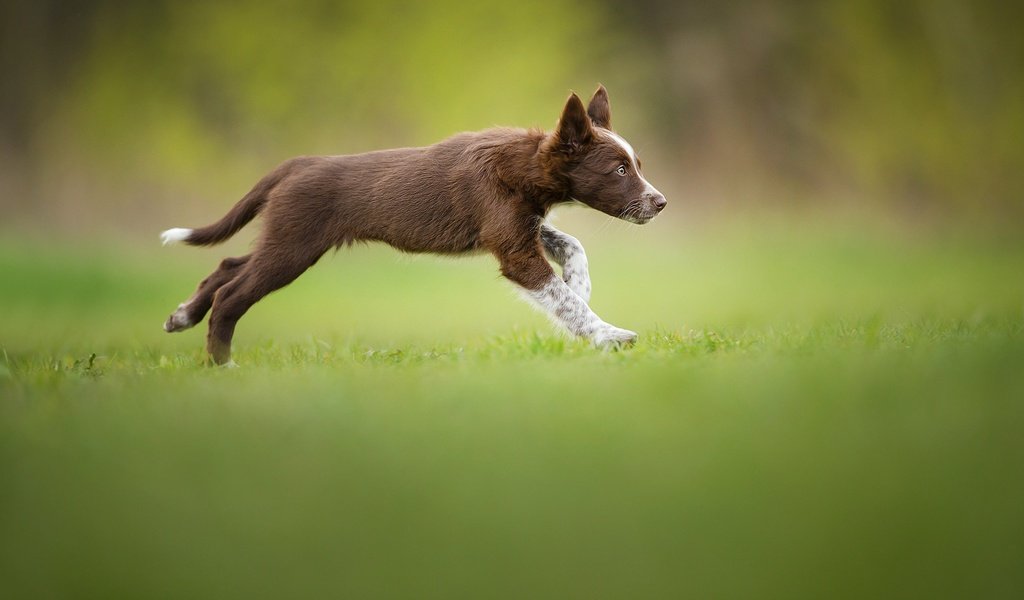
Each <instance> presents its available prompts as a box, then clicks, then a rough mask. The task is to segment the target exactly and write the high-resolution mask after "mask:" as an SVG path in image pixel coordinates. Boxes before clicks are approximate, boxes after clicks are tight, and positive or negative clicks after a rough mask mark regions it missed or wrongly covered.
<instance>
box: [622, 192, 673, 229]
mask: <svg viewBox="0 0 1024 600" xmlns="http://www.w3.org/2000/svg"><path fill="white" fill-rule="evenodd" d="M664 208H665V197H664V196H660V195H659V196H658V197H657V198H641V199H639V200H634V201H633V202H630V203H629V204H627V205H626V208H624V209H622V212H621V213H619V218H620V219H622V220H623V221H629V222H630V223H635V224H637V225H644V224H645V223H649V222H650V221H651V220H652V219H653V218H654V217H656V216H658V215H659V214H660V213H661V211H662V209H664Z"/></svg>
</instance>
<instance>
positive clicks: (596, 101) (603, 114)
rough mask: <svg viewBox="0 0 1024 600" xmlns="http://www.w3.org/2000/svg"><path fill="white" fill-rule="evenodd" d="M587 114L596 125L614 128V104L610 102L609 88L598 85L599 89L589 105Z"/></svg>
mask: <svg viewBox="0 0 1024 600" xmlns="http://www.w3.org/2000/svg"><path fill="white" fill-rule="evenodd" d="M587 114H588V115H590V120H592V121H593V122H594V125H597V126H598V127H604V128H605V129H611V128H612V105H611V104H609V103H608V90H606V89H604V86H603V85H598V86H597V91H596V92H594V97H593V98H591V99H590V105H589V106H587Z"/></svg>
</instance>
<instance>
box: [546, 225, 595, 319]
mask: <svg viewBox="0 0 1024 600" xmlns="http://www.w3.org/2000/svg"><path fill="white" fill-rule="evenodd" d="M540 241H541V243H543V244H544V252H545V253H546V254H547V255H548V257H550V258H551V260H553V261H555V262H556V263H558V266H559V267H562V280H563V281H565V284H566V285H568V286H569V289H571V290H572V291H574V292H576V295H577V296H579V297H580V298H582V299H583V301H584V302H590V291H591V285H590V270H589V267H588V265H587V253H586V252H584V251H583V244H581V243H580V241H579V240H577V239H576V238H574V237H572V236H571V235H569V234H567V233H563V232H561V231H559V230H557V229H555V228H554V227H552V226H551V225H549V224H547V223H544V224H542V225H541V226H540Z"/></svg>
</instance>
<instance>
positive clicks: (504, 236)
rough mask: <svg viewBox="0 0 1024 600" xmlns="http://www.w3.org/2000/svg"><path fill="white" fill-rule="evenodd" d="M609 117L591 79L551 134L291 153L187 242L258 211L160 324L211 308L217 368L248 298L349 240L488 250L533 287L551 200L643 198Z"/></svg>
mask: <svg viewBox="0 0 1024 600" xmlns="http://www.w3.org/2000/svg"><path fill="white" fill-rule="evenodd" d="M588 112H589V115H588ZM610 122H611V118H610V108H609V104H608V97H607V93H606V92H605V90H604V88H603V87H599V88H598V91H597V92H596V93H595V94H594V98H593V99H592V100H591V102H590V107H589V111H588V110H587V109H584V106H583V103H582V101H581V100H580V99H579V97H578V96H576V95H575V94H572V95H571V96H570V97H569V100H568V101H567V103H566V106H565V109H564V111H563V113H562V116H561V119H560V120H559V124H558V127H557V129H556V131H554V132H553V133H550V134H547V133H544V132H542V131H539V130H523V129H510V128H496V129H489V130H486V131H481V132H474V133H462V134H458V135H455V136H452V137H450V138H448V139H446V140H444V141H441V142H439V143H437V144H434V145H432V146H427V147H424V148H403V149H397V150H383V151H379V152H369V153H366V154H357V155H349V156H320V157H300V158H295V159H292V160H289V161H287V162H285V163H284V164H282V165H281V166H279V167H278V168H276V169H275V170H274V171H272V172H271V173H270V174H268V175H267V176H266V177H264V178H263V179H261V180H260V182H259V183H257V184H256V186H255V187H254V188H253V189H252V191H250V192H249V193H248V194H246V196H245V197H244V198H242V200H240V201H239V202H238V204H236V205H235V207H234V208H232V209H231V210H230V211H229V212H228V214H227V215H225V216H224V217H223V218H222V219H221V220H220V221H218V222H216V223H214V224H212V225H209V226H207V227H203V228H199V229H195V230H193V231H192V233H191V234H190V235H189V236H188V237H187V238H185V240H184V241H185V242H186V243H188V244H192V245H212V244H217V243H219V242H222V241H224V240H226V239H227V238H229V237H230V236H231V235H233V234H234V233H235V232H237V231H238V230H239V229H241V228H242V227H243V226H244V225H245V224H246V223H248V222H249V221H251V220H252V219H253V218H254V217H255V216H256V215H257V214H262V215H263V218H264V227H263V231H262V233H261V235H260V237H259V239H258V241H257V243H256V247H255V250H254V252H253V253H252V254H251V255H248V256H245V257H242V258H238V259H226V260H225V261H224V262H222V263H221V265H220V266H219V267H218V269H217V270H216V271H215V272H214V273H212V274H211V275H210V276H209V277H208V278H206V279H205V280H203V282H202V283H201V284H200V286H199V289H198V290H197V291H196V293H195V294H194V295H193V297H192V298H191V299H190V300H189V301H188V302H187V303H186V304H183V305H182V309H180V310H184V311H185V313H184V314H186V315H187V319H185V320H184V321H182V319H181V318H179V321H178V322H175V321H174V315H172V318H171V319H170V320H169V321H168V324H167V325H165V329H167V330H168V331H177V330H180V329H184V328H187V327H190V326H192V325H194V324H196V323H198V322H199V321H201V320H202V318H203V316H204V315H205V314H206V312H207V311H210V310H211V309H212V314H211V316H210V326H209V335H208V338H207V348H208V350H209V352H210V355H211V356H212V358H213V360H214V362H216V363H218V364H223V363H225V362H227V361H228V360H230V345H231V338H232V335H233V333H234V328H235V324H236V323H237V321H238V319H239V318H241V317H242V315H243V314H245V312H246V311H247V310H248V309H249V308H250V307H251V306H252V305H253V304H255V303H256V302H257V301H258V300H259V299H260V298H262V297H263V296H265V295H266V294H269V293H270V292H272V291H274V290H276V289H279V288H281V287H283V286H285V285H287V284H289V283H291V282H292V281H293V280H294V279H295V278H296V277H298V276H299V275H301V274H302V273H303V272H304V271H305V270H306V269H308V268H309V267H310V266H312V265H313V264H314V263H316V261H317V260H319V258H320V257H321V256H322V255H323V254H324V253H325V252H327V251H328V250H329V249H331V248H332V247H338V246H342V245H348V244H352V243H353V242H356V241H380V242H385V243H387V244H390V245H391V246H394V247H395V248H398V249H400V250H403V251H406V252H435V253H442V254H458V253H464V252H470V251H475V250H484V251H488V252H491V253H492V254H494V255H495V256H496V257H497V259H498V261H499V263H500V265H501V272H502V274H503V275H505V277H507V278H508V279H510V280H512V281H513V282H515V283H517V284H519V285H521V286H523V287H524V288H526V289H528V290H536V289H539V288H540V287H541V286H542V285H544V282H545V281H547V280H548V279H549V278H550V277H551V276H552V274H553V270H552V268H551V266H550V265H549V264H548V262H547V260H546V259H545V258H544V249H543V246H542V242H541V236H540V228H541V223H542V222H543V220H544V218H545V216H546V215H547V213H548V211H549V210H550V209H551V207H553V206H555V205H556V204H559V203H563V202H568V201H570V200H572V199H577V200H580V201H582V202H584V203H586V204H589V205H590V206H592V207H594V208H596V209H598V210H601V211H603V212H606V213H608V214H611V215H613V216H622V215H623V214H625V213H624V211H626V210H628V209H629V207H630V206H631V203H633V204H636V202H640V201H643V200H644V199H643V198H640V195H641V193H642V192H643V190H641V189H640V187H638V186H641V183H640V182H642V179H640V177H639V174H637V176H636V177H623V176H618V175H616V174H615V173H614V170H615V169H616V166H617V165H620V164H622V163H623V162H624V159H625V158H627V157H624V154H625V153H624V151H623V149H622V148H621V147H620V146H619V145H618V144H615V143H613V142H610V141H609V140H608V139H607V136H602V135H599V134H598V130H597V129H595V127H596V126H597V127H606V128H607V127H608V126H609V125H610ZM609 173H611V174H609ZM644 183H645V182H644ZM659 196H660V195H659ZM638 198H640V200H638ZM646 200H647V201H648V203H650V202H653V201H657V202H655V204H656V206H655V207H654V208H650V207H649V208H650V211H653V213H652V215H651V216H653V214H656V213H657V211H659V210H660V209H661V207H662V206H664V198H663V197H662V198H661V199H660V201H658V199H657V198H653V196H652V197H646ZM658 202H660V204H658ZM179 312H180V311H179Z"/></svg>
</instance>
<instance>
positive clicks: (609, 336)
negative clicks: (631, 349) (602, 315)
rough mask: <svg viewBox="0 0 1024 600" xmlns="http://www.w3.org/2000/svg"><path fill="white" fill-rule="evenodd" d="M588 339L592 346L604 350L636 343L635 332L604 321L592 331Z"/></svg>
mask: <svg viewBox="0 0 1024 600" xmlns="http://www.w3.org/2000/svg"><path fill="white" fill-rule="evenodd" d="M590 341H591V343H593V344H594V346H596V347H598V348H601V349H604V350H609V349H614V348H623V347H626V346H632V345H633V344H634V343H636V333H635V332H633V331H630V330H628V329H619V328H618V327H615V326H613V325H608V324H607V323H606V324H604V325H603V326H602V327H601V328H600V329H598V330H597V332H596V333H594V336H593V337H591V338H590Z"/></svg>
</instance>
